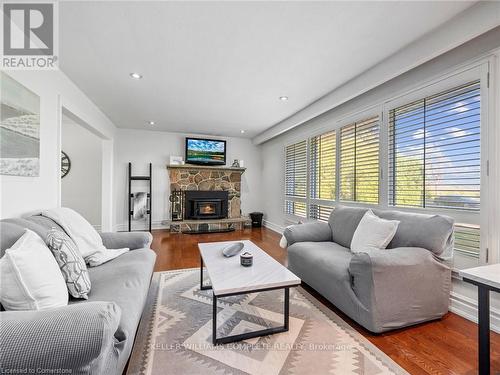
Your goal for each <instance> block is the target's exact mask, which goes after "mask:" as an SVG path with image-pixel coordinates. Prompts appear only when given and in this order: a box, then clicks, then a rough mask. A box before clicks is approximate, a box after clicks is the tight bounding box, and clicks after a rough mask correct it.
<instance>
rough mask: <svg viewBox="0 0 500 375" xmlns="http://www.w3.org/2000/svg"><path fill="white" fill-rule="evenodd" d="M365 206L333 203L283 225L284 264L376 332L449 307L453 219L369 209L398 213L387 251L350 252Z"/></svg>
mask: <svg viewBox="0 0 500 375" xmlns="http://www.w3.org/2000/svg"><path fill="white" fill-rule="evenodd" d="M366 210H367V209H365V208H353V207H342V206H339V207H337V208H336V209H335V210H334V211H333V212H332V214H331V216H330V218H329V222H328V223H324V222H314V223H306V224H300V225H294V226H291V227H288V228H287V229H285V231H284V233H283V234H284V236H285V238H286V240H287V243H288V268H289V269H290V270H291V271H292V272H294V273H295V274H296V275H297V276H299V277H300V278H301V279H302V280H303V281H304V282H305V283H306V284H308V285H309V286H311V287H312V288H313V289H315V290H316V291H317V292H319V293H320V294H321V295H323V296H324V297H325V298H326V299H328V300H329V301H330V302H332V303H333V304H334V305H335V306H336V307H338V308H339V309H340V310H341V311H342V312H344V313H345V314H346V315H348V316H349V317H350V318H352V319H353V320H355V321H356V322H357V323H359V324H360V325H362V326H363V327H365V328H367V329H368V330H370V331H372V332H375V333H380V332H384V331H388V330H391V329H395V328H400V327H405V326H409V325H412V324H416V323H420V322H425V321H428V320H433V319H438V318H440V317H442V316H443V315H444V314H445V313H446V312H447V311H448V304H449V295H450V287H451V269H450V268H449V267H448V266H447V265H446V260H448V259H450V258H451V256H452V252H453V220H452V219H451V218H449V217H445V216H439V215H432V216H431V215H422V214H412V213H403V212H398V211H381V210H373V212H374V213H375V214H376V215H377V216H379V217H382V218H384V219H389V220H399V221H400V224H399V227H398V230H397V232H396V235H395V236H394V238H393V240H392V241H391V243H390V244H389V245H388V247H387V249H386V250H378V251H373V252H370V254H367V253H358V254H353V253H351V251H350V249H349V248H350V244H351V240H352V237H353V235H354V231H355V230H356V228H357V226H358V224H359V221H360V220H361V218H362V217H363V215H364V214H365V212H366Z"/></svg>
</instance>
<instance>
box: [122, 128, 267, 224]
mask: <svg viewBox="0 0 500 375" xmlns="http://www.w3.org/2000/svg"><path fill="white" fill-rule="evenodd" d="M187 135H188V134H181V133H169V132H159V131H151V130H131V129H119V130H117V132H116V137H115V165H114V169H115V172H114V176H115V180H114V185H115V187H114V192H115V194H114V195H115V207H116V223H117V229H118V230H124V229H125V228H126V225H127V220H128V218H127V194H128V182H127V173H128V162H132V169H133V170H132V173H133V174H134V175H144V174H147V173H148V169H147V168H148V164H149V163H150V162H151V163H153V227H161V226H162V225H161V222H162V221H163V220H167V219H169V218H170V212H169V205H168V196H169V195H170V182H169V180H168V173H167V169H166V166H167V164H168V163H169V159H170V155H176V156H182V157H184V139H185V137H186V136H187ZM196 136H198V137H203V136H200V135H196ZM209 138H213V136H212V137H209ZM220 139H225V140H227V163H228V165H231V163H232V161H233V159H238V160H244V162H245V167H246V168H247V170H246V171H245V173H243V175H242V184H241V201H242V206H241V207H242V212H243V213H249V212H252V211H256V210H262V209H263V205H262V201H261V198H262V194H261V193H262V190H261V169H262V163H261V157H260V147H259V146H255V145H253V144H252V142H251V140H250V139H246V138H228V137H220ZM134 187H135V191H147V190H143V189H144V188H147V185H146V184H143V183H141V182H133V191H134ZM137 228H139V227H137Z"/></svg>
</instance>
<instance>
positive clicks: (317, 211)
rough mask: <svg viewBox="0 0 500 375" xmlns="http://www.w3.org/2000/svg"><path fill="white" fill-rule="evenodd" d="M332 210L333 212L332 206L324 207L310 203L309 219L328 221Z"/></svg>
mask: <svg viewBox="0 0 500 375" xmlns="http://www.w3.org/2000/svg"><path fill="white" fill-rule="evenodd" d="M332 210H333V207H332V206H324V205H321V204H315V203H312V204H311V205H310V206H309V217H310V218H311V219H316V220H320V221H328V219H329V218H330V213H331V212H332Z"/></svg>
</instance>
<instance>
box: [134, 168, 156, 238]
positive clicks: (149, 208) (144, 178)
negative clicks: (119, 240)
mask: <svg viewBox="0 0 500 375" xmlns="http://www.w3.org/2000/svg"><path fill="white" fill-rule="evenodd" d="M132 181H149V192H148V193H147V200H148V203H147V211H146V214H147V215H148V218H149V220H148V225H149V232H151V220H152V214H151V212H152V207H153V205H152V195H153V194H152V192H153V188H152V187H153V185H152V184H153V166H152V163H149V175H148V176H133V175H132V163H128V231H129V232H131V231H132V217H133V215H134V211H133V208H132V201H133V199H134V194H133V193H132Z"/></svg>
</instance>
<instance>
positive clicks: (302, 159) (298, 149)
mask: <svg viewBox="0 0 500 375" xmlns="http://www.w3.org/2000/svg"><path fill="white" fill-rule="evenodd" d="M306 190H307V141H305V140H304V141H301V142H297V143H294V144H291V145H289V146H286V148H285V195H287V196H289V197H299V198H305V197H306Z"/></svg>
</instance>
